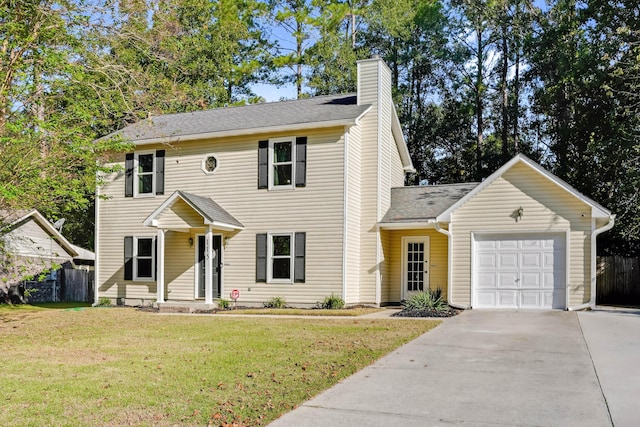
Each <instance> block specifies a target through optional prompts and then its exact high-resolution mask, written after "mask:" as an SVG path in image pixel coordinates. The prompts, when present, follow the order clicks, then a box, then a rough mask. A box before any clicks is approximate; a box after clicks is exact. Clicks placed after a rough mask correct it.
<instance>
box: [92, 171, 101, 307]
mask: <svg viewBox="0 0 640 427" xmlns="http://www.w3.org/2000/svg"><path fill="white" fill-rule="evenodd" d="M97 179H98V177H97V174H96V180H97ZM94 218H95V220H94V225H93V236H94V238H93V244H94V248H93V252H94V254H95V261H94V263H93V278H94V279H93V289H94V291H93V305H94V306H97V305H98V301H99V300H100V296H99V290H100V285H101V283H100V257H99V256H98V254H99V251H100V233H99V232H98V230H100V186H99V185H96V198H95V212H94Z"/></svg>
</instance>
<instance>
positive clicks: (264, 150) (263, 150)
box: [258, 141, 269, 188]
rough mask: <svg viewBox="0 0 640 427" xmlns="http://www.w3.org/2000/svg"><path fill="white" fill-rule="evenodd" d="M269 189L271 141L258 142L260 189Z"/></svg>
mask: <svg viewBox="0 0 640 427" xmlns="http://www.w3.org/2000/svg"><path fill="white" fill-rule="evenodd" d="M268 187H269V141H260V142H258V188H268Z"/></svg>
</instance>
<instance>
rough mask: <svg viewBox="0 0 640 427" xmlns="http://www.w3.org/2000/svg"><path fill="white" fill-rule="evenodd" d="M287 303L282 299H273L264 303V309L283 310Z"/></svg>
mask: <svg viewBox="0 0 640 427" xmlns="http://www.w3.org/2000/svg"><path fill="white" fill-rule="evenodd" d="M286 306H287V302H286V301H285V300H284V298H282V297H273V298H271V299H270V300H269V301H267V302H265V303H264V307H265V308H285V307H286Z"/></svg>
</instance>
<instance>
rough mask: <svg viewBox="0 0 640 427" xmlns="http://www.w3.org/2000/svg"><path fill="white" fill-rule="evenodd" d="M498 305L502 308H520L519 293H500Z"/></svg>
mask: <svg viewBox="0 0 640 427" xmlns="http://www.w3.org/2000/svg"><path fill="white" fill-rule="evenodd" d="M498 305H499V307H500V308H518V292H516V291H498Z"/></svg>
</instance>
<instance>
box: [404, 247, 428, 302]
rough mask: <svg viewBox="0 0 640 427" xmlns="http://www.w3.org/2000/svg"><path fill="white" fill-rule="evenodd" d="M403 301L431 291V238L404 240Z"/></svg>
mask: <svg viewBox="0 0 640 427" xmlns="http://www.w3.org/2000/svg"><path fill="white" fill-rule="evenodd" d="M402 248H403V249H402V270H403V271H402V299H406V298H407V297H409V296H410V295H411V294H412V293H415V292H420V291H424V290H426V289H429V237H428V236H415V237H411V236H408V237H403V238H402Z"/></svg>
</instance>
